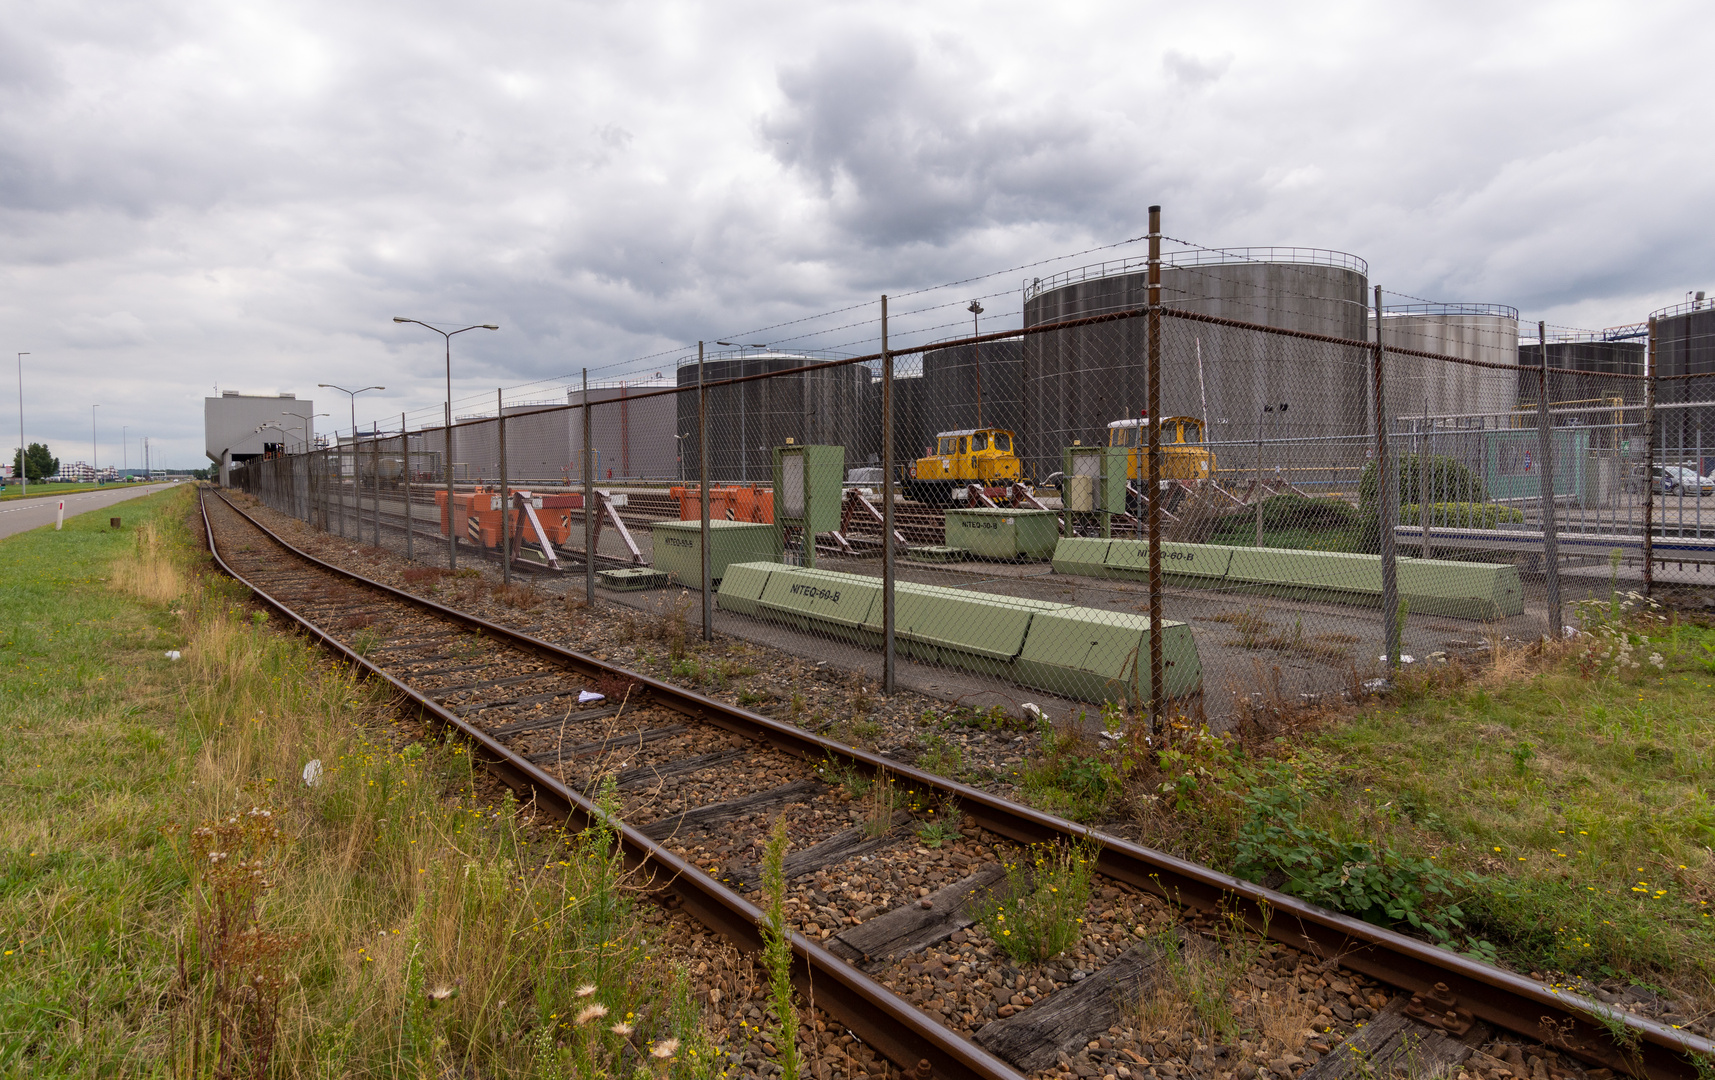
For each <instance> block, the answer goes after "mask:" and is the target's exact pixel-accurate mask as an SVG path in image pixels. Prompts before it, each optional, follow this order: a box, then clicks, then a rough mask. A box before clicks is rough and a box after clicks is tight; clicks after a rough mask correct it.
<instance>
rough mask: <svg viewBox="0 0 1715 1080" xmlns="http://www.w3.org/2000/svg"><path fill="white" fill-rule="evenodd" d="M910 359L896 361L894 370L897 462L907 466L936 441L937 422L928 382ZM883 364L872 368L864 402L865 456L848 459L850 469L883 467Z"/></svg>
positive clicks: (894, 440) (849, 457) (894, 421)
mask: <svg viewBox="0 0 1715 1080" xmlns="http://www.w3.org/2000/svg"><path fill="white" fill-rule="evenodd" d="M908 359H914V358H910V357H900V358H898V359H897V360H895V361H894V371H893V459H894V461H895V462H898V463H900V464H903V463H905V462H908V461H913V460H915V459H916V458H918V457H921V456H922V455H923V448H924V447H925V446H927V445H928V443H929V441H930V440H932V439H933V438H934V430H935V428H934V423H935V422H934V420H933V419H932V418H931V412H930V409H929V406H928V404H927V401H928V394H927V393H926V386H927V380H925V379H924V378H923V373H922V371H920V370H917V368H916V365H915V364H908V363H906V361H907V360H908ZM879 367H880V365H876V367H875V368H872V369H870V379H869V389H868V391H867V394H866V396H865V400H864V418H863V423H862V425H861V428H862V432H863V433H866V438H865V440H864V443H863V445H864V446H865V447H867V449H865V450H864V452H863V455H862V456H861V457H851V456H849V455H848V456H847V458H846V468H848V469H855V468H860V467H862V466H865V465H879V464H881V406H882V401H881V372H880V370H879Z"/></svg>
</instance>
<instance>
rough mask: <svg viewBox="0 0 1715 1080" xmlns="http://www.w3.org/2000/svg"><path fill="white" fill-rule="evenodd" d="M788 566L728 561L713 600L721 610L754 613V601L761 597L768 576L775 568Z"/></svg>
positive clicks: (780, 568)
mask: <svg viewBox="0 0 1715 1080" xmlns="http://www.w3.org/2000/svg"><path fill="white" fill-rule="evenodd" d="M784 569H788V567H785V566H782V565H781V564H780V563H772V562H748V563H729V564H728V565H727V568H726V576H725V577H723V578H721V588H720V592H719V593H717V594H716V596H715V602H716V603H717V604H719V605H720V608H721V610H722V611H736V612H738V613H739V614H740V615H755V614H756V613H757V606H756V602H757V601H758V600H760V599H762V590H763V589H764V588H765V587H766V586H767V585H768V578H769V576H770V575H772V574H773V573H774V571H776V570H784Z"/></svg>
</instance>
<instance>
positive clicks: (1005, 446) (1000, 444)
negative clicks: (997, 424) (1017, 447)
mask: <svg viewBox="0 0 1715 1080" xmlns="http://www.w3.org/2000/svg"><path fill="white" fill-rule="evenodd" d="M994 448H995V449H996V450H999V451H1000V452H1001V453H1003V454H1010V453H1012V440H1011V439H1009V438H1007V435H1006V432H1004V431H997V432H995V433H994Z"/></svg>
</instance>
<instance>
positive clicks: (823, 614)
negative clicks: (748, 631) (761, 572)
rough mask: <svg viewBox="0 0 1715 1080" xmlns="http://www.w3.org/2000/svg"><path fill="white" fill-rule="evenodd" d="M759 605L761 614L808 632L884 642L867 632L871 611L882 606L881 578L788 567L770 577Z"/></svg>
mask: <svg viewBox="0 0 1715 1080" xmlns="http://www.w3.org/2000/svg"><path fill="white" fill-rule="evenodd" d="M756 606H757V608H758V609H759V612H767V613H768V614H770V615H772V616H773V617H775V618H777V619H779V620H780V621H782V622H785V623H787V624H789V625H792V626H797V627H799V628H801V629H804V630H816V631H819V632H821V633H824V634H832V635H833V636H835V637H840V638H845V639H846V640H848V641H855V642H858V643H859V644H864V645H873V644H876V643H877V642H878V641H879V640H880V639H879V637H878V636H877V635H875V634H873V633H871V632H870V631H868V630H866V629H865V624H867V623H869V622H870V621H871V620H870V612H871V611H872V610H879V609H880V606H881V579H880V578H876V577H868V576H867V575H862V574H830V573H825V572H823V573H818V572H816V571H813V570H805V569H804V568H803V567H797V566H788V567H784V568H782V569H780V570H776V571H775V572H774V573H772V574H769V575H768V584H766V585H764V586H763V587H762V595H761V596H760V597H758V598H757V601H756Z"/></svg>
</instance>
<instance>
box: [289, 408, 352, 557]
mask: <svg viewBox="0 0 1715 1080" xmlns="http://www.w3.org/2000/svg"><path fill="white" fill-rule="evenodd" d="M354 400H355V399H354ZM280 415H281V416H295V417H297V418H298V419H299V420H302V421H303V422H304V520H305V521H306V522H308V521H309V520H310V517H311V512H312V511H311V507H312V506H313V505H314V504H315V491H314V490H313V489H314V486H315V485H314V476H315V473H314V468H315V461H314V459H313V458H311V457H310V421H311V420H313V419H314V418H316V417H318V416H331V415H332V414H331V413H325V412H319V413H310V414H309V415H307V416H306V415H305V414H303V413H300V412H292V411H291V410H289V409H281V410H280ZM293 483H294V484H296V483H297V480H296V478H295V477H294V479H293ZM322 524H323V525H324V526H326V524H327V522H326V521H323V522H322Z"/></svg>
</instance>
